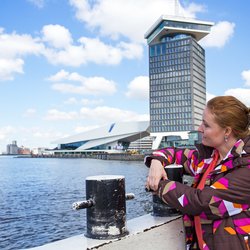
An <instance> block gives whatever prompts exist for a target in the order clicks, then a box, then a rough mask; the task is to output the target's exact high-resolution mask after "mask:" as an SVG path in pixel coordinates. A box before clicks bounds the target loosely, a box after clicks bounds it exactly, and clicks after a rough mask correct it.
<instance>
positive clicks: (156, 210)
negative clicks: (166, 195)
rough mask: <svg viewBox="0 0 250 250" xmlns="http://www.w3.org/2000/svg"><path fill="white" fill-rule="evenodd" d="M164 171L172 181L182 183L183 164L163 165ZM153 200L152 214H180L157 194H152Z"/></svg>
mask: <svg viewBox="0 0 250 250" xmlns="http://www.w3.org/2000/svg"><path fill="white" fill-rule="evenodd" d="M165 171H166V173H167V176H168V179H169V180H173V181H178V182H180V183H183V166H181V165H169V166H166V167H165ZM152 200H153V212H152V215H153V216H161V217H163V216H176V215H178V214H180V212H179V211H178V210H177V209H175V208H172V207H170V206H168V205H167V204H166V203H164V202H163V201H162V200H161V199H160V198H159V197H158V196H157V195H155V194H153V195H152Z"/></svg>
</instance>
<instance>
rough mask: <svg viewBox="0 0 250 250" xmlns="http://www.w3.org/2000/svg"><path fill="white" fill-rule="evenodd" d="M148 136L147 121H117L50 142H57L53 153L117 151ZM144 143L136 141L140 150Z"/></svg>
mask: <svg viewBox="0 0 250 250" xmlns="http://www.w3.org/2000/svg"><path fill="white" fill-rule="evenodd" d="M147 136H149V122H148V121H140V122H139V121H138V122H118V123H112V124H108V125H105V126H103V127H100V128H96V129H93V130H89V131H86V132H83V133H79V134H76V135H72V136H69V137H66V138H62V139H59V140H56V141H54V142H52V143H53V144H57V147H56V148H55V149H54V150H53V151H54V154H68V153H74V154H83V153H84V154H85V153H94V152H104V153H117V152H124V151H128V150H130V149H131V148H129V147H130V144H131V142H134V141H138V140H139V141H140V140H142V139H143V138H144V137H147ZM142 146H143V149H145V148H146V147H145V143H143V142H141V143H138V147H139V148H135V147H133V148H132V149H136V150H137V149H138V150H140V149H141V148H140V147H142Z"/></svg>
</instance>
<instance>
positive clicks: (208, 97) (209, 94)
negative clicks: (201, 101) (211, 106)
mask: <svg viewBox="0 0 250 250" xmlns="http://www.w3.org/2000/svg"><path fill="white" fill-rule="evenodd" d="M215 96H216V95H214V94H211V93H208V92H207V93H206V101H207V102H208V101H209V100H210V99H212V98H214V97H215Z"/></svg>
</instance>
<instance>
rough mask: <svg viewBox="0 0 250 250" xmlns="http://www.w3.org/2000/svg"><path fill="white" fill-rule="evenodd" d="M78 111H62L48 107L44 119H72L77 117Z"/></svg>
mask: <svg viewBox="0 0 250 250" xmlns="http://www.w3.org/2000/svg"><path fill="white" fill-rule="evenodd" d="M78 118H79V116H78V113H77V112H75V111H71V112H64V111H59V110H57V109H50V110H48V112H47V115H46V116H45V118H44V119H45V120H50V121H58V120H74V119H78Z"/></svg>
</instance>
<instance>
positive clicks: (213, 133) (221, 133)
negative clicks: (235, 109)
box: [198, 108, 225, 148]
mask: <svg viewBox="0 0 250 250" xmlns="http://www.w3.org/2000/svg"><path fill="white" fill-rule="evenodd" d="M198 131H199V132H201V134H202V143H203V144H204V145H206V146H210V147H213V148H219V147H220V146H221V145H223V144H224V143H225V129H224V128H222V127H220V126H219V125H218V124H217V123H216V122H215V120H214V115H213V114H212V113H211V112H210V110H209V109H208V108H205V110H204V112H203V120H202V123H201V125H200V126H199V128H198Z"/></svg>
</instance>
